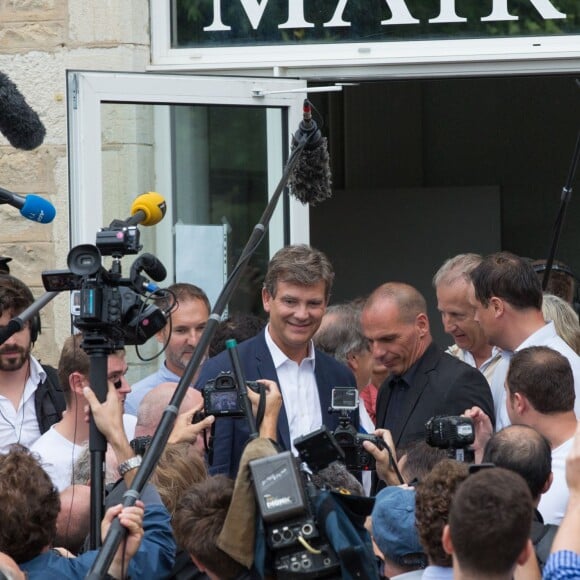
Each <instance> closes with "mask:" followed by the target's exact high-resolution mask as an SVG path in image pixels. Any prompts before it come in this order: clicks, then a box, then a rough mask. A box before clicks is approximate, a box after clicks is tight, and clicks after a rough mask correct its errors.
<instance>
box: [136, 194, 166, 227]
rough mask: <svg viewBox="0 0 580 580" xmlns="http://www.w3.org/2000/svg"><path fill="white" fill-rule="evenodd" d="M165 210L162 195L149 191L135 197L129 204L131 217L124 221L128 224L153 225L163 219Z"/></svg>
mask: <svg viewBox="0 0 580 580" xmlns="http://www.w3.org/2000/svg"><path fill="white" fill-rule="evenodd" d="M166 210H167V205H166V204H165V199H164V197H163V196H162V195H161V194H159V193H157V192H155V191H149V192H147V193H143V194H141V195H140V196H139V197H137V198H135V201H134V202H133V205H132V206H131V217H130V218H129V219H128V220H126V223H127V225H129V226H136V225H138V224H143V225H144V226H154V225H155V224H157V223H159V222H160V221H161V220H162V219H163V217H164V216H165V211H166Z"/></svg>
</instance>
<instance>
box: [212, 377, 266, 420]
mask: <svg viewBox="0 0 580 580" xmlns="http://www.w3.org/2000/svg"><path fill="white" fill-rule="evenodd" d="M246 385H247V387H248V388H249V389H252V390H253V391H254V392H256V393H258V392H259V384H258V383H257V382H256V381H246ZM201 394H202V396H203V411H204V414H205V416H206V417H207V416H208V415H213V416H214V417H216V419H217V418H218V417H245V413H244V406H243V401H242V395H241V393H240V391H239V390H238V387H237V385H236V381H235V379H234V377H233V375H232V373H231V372H230V371H223V372H221V373H220V374H219V375H218V376H217V377H216V378H215V379H212V380H210V381H208V382H207V383H206V384H205V385H204V386H203V388H202V390H201Z"/></svg>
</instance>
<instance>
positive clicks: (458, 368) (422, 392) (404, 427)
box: [376, 343, 494, 447]
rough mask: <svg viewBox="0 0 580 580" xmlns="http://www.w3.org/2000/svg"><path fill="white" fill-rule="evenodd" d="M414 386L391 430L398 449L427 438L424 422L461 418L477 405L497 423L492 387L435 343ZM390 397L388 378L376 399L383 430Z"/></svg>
mask: <svg viewBox="0 0 580 580" xmlns="http://www.w3.org/2000/svg"><path fill="white" fill-rule="evenodd" d="M412 383H413V384H411V385H410V386H409V392H408V394H407V398H406V400H405V407H404V409H403V410H402V412H401V420H399V422H398V425H397V428H396V429H395V430H393V431H392V433H391V435H392V436H393V441H394V443H395V446H396V447H399V446H404V445H406V444H407V443H409V442H410V441H415V440H417V439H425V434H426V433H425V423H426V422H427V420H428V419H430V418H431V417H433V416H435V415H461V414H463V412H464V411H465V410H466V409H469V408H470V407H473V406H474V405H477V406H478V407H480V408H481V409H482V410H483V411H484V413H485V414H486V415H488V417H490V419H491V420H492V422H494V407H493V399H492V396H491V390H490V388H489V384H488V382H487V380H486V379H485V377H484V376H483V374H482V373H481V372H480V371H478V370H477V369H476V368H473V367H472V366H470V365H468V364H467V363H464V362H463V361H460V360H459V359H457V358H455V357H454V356H451V355H450V354H447V353H445V352H443V351H442V350H441V349H440V348H439V347H438V346H437V345H436V344H435V343H432V344H431V345H429V347H428V348H427V350H426V351H425V353H424V354H423V356H422V357H421V358H420V359H419V362H418V366H417V369H416V371H415V374H414V375H413V381H412ZM390 395H391V387H390V384H389V379H387V380H386V381H385V382H384V383H383V384H382V385H381V388H380V389H379V394H378V396H377V421H376V425H377V427H384V423H385V418H386V413H387V407H388V404H389V398H390Z"/></svg>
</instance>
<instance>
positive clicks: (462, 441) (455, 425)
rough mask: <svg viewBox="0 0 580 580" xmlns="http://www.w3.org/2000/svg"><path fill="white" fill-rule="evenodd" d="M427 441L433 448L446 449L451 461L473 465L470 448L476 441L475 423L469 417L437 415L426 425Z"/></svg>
mask: <svg viewBox="0 0 580 580" xmlns="http://www.w3.org/2000/svg"><path fill="white" fill-rule="evenodd" d="M425 430H426V441H427V443H428V444H429V445H431V447H437V448H439V449H446V450H447V454H448V455H449V457H450V458H451V459H456V460H457V461H463V462H465V463H473V461H474V452H473V450H472V449H469V447H470V446H471V445H472V444H473V442H474V441H475V429H474V426H473V421H472V420H471V419H470V418H469V417H460V416H448V415H436V416H435V417H431V419H429V420H428V421H427V423H425Z"/></svg>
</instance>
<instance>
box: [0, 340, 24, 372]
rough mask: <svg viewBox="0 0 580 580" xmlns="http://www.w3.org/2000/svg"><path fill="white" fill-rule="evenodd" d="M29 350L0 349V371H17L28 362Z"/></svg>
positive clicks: (20, 347)
mask: <svg viewBox="0 0 580 580" xmlns="http://www.w3.org/2000/svg"><path fill="white" fill-rule="evenodd" d="M29 355H30V348H23V347H22V346H16V345H14V346H5V347H4V348H0V371H18V370H20V369H21V368H22V367H23V366H24V365H25V363H26V362H27V361H28V357H29Z"/></svg>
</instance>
